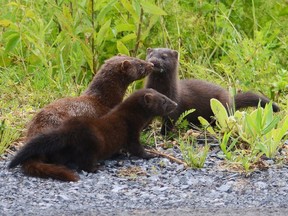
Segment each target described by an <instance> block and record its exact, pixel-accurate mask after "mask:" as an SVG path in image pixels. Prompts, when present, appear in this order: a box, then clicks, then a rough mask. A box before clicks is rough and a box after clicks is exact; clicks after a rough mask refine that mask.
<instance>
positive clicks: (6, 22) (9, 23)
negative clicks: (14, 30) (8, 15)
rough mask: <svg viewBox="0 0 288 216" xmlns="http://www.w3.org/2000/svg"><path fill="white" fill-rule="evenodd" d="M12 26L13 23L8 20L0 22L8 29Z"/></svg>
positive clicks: (0, 24)
mask: <svg viewBox="0 0 288 216" xmlns="http://www.w3.org/2000/svg"><path fill="white" fill-rule="evenodd" d="M11 24H12V22H11V21H10V20H7V19H4V20H0V26H3V27H8V26H9V25H11Z"/></svg>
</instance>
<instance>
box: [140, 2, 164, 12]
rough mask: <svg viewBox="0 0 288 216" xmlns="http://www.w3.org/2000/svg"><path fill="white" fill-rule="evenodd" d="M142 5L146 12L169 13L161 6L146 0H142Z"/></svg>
mask: <svg viewBox="0 0 288 216" xmlns="http://www.w3.org/2000/svg"><path fill="white" fill-rule="evenodd" d="M141 5H142V7H143V10H144V12H145V13H149V14H156V15H167V13H166V12H165V11H164V10H162V9H161V8H160V7H158V6H157V5H155V4H152V3H150V2H148V1H146V0H142V1H141Z"/></svg>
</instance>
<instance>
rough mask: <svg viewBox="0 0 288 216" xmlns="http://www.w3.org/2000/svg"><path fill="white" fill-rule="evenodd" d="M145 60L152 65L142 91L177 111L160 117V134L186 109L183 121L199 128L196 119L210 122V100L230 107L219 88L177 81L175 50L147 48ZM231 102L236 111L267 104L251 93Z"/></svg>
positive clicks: (246, 93)
mask: <svg viewBox="0 0 288 216" xmlns="http://www.w3.org/2000/svg"><path fill="white" fill-rule="evenodd" d="M146 60H147V61H150V62H152V63H153V64H154V71H153V72H152V73H151V74H150V75H148V77H147V82H146V88H153V89H155V90H157V91H159V92H160V93H162V94H164V95H166V96H167V97H169V98H171V99H172V100H174V101H176V102H177V103H178V107H177V109H176V110H175V111H174V112H173V113H171V114H169V115H168V116H165V117H164V123H163V126H162V129H161V133H162V134H165V133H166V130H171V129H172V128H173V123H172V122H171V121H170V119H172V120H174V121H176V120H177V119H178V118H179V116H180V115H181V113H183V112H184V111H186V110H189V109H196V111H194V112H193V113H191V114H189V115H188V116H187V120H188V121H189V122H191V123H192V124H194V125H199V120H198V117H199V116H202V117H203V118H205V119H206V120H207V121H209V122H211V121H212V119H211V116H213V112H212V110H211V108H210V99H211V98H216V99H217V100H219V101H220V102H221V103H222V104H223V105H224V106H225V107H226V108H227V107H229V108H231V107H233V99H232V98H231V97H230V95H229V92H228V91H227V90H226V89H224V88H222V87H221V86H218V85H215V84H213V83H209V82H206V81H203V80H197V79H184V80H179V79H178V68H177V67H178V52H177V51H175V50H171V49H167V48H155V49H151V48H148V49H147V57H146ZM234 100H235V108H236V110H237V109H240V108H245V107H250V106H253V107H257V106H258V103H259V100H260V101H261V102H260V105H261V106H262V107H264V106H265V105H266V104H267V103H269V102H270V100H269V99H268V98H266V97H265V96H263V95H258V94H255V93H252V92H244V93H238V94H236V96H235V98H234ZM272 106H273V111H274V112H278V111H279V110H280V108H279V107H278V106H277V104H275V103H273V105H272Z"/></svg>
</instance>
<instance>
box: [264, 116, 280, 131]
mask: <svg viewBox="0 0 288 216" xmlns="http://www.w3.org/2000/svg"><path fill="white" fill-rule="evenodd" d="M279 121H280V117H279V116H277V117H275V118H274V119H273V120H272V121H271V122H270V123H269V124H268V125H266V127H265V128H263V131H262V135H265V134H267V133H268V132H270V131H271V130H273V129H274V128H275V127H276V125H277V124H278V122H279Z"/></svg>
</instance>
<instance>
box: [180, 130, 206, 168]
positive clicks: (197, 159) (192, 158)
mask: <svg viewBox="0 0 288 216" xmlns="http://www.w3.org/2000/svg"><path fill="white" fill-rule="evenodd" d="M178 141H179V146H180V150H181V153H182V156H183V159H184V161H185V162H186V163H187V164H188V166H190V167H193V168H202V167H204V164H205V161H206V158H207V155H208V152H209V145H208V144H207V143H206V144H205V145H204V146H201V147H200V146H198V145H197V144H196V142H195V140H194V138H193V137H191V136H188V137H187V138H186V139H183V138H179V140H178Z"/></svg>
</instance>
